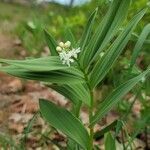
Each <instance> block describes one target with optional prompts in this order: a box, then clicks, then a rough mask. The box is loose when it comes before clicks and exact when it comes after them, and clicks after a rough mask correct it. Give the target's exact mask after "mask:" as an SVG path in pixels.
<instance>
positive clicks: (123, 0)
mask: <svg viewBox="0 0 150 150" xmlns="http://www.w3.org/2000/svg"><path fill="white" fill-rule="evenodd" d="M129 4H130V0H114V1H113V3H112V4H111V6H110V9H109V11H108V12H107V14H106V16H105V17H104V19H103V21H102V22H101V23H100V24H99V26H98V28H97V30H96V32H95V34H94V35H93V36H92V37H91V40H90V41H89V44H88V45H87V48H86V49H85V50H84V51H83V52H82V53H81V59H80V64H81V66H82V67H83V68H87V67H89V65H90V62H91V60H93V58H94V59H95V57H96V56H98V55H99V54H100V52H101V51H102V50H103V49H104V48H105V47H106V46H108V44H109V42H110V41H111V40H112V38H113V37H114V36H115V34H116V33H117V31H118V28H119V26H120V24H121V23H122V22H123V21H124V18H125V17H126V14H127V11H128V7H129Z"/></svg>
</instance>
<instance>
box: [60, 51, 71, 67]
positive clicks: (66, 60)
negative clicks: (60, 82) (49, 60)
mask: <svg viewBox="0 0 150 150" xmlns="http://www.w3.org/2000/svg"><path fill="white" fill-rule="evenodd" d="M59 56H60V60H61V61H62V63H63V64H67V65H68V66H69V67H70V63H73V62H74V60H73V59H72V58H71V55H70V54H69V53H67V52H65V51H62V52H60V53H59Z"/></svg>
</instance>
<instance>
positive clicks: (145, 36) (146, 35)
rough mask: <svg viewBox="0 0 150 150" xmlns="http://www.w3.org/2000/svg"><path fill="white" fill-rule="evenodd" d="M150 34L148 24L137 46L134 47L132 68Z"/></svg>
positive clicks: (149, 25)
mask: <svg viewBox="0 0 150 150" xmlns="http://www.w3.org/2000/svg"><path fill="white" fill-rule="evenodd" d="M149 34H150V24H148V25H146V26H145V27H144V29H143V31H142V33H141V35H140V36H139V39H138V41H137V43H136V45H135V47H134V49H133V54H132V57H131V62H130V68H132V67H133V66H134V64H135V62H136V59H137V57H138V55H139V53H140V51H141V49H142V46H143V44H144V42H145V41H146V38H147V37H148V35H149Z"/></svg>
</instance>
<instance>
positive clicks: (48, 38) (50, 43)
mask: <svg viewBox="0 0 150 150" xmlns="http://www.w3.org/2000/svg"><path fill="white" fill-rule="evenodd" d="M44 34H45V39H46V42H47V45H48V47H49V49H50V52H51V55H52V56H57V55H58V52H57V51H56V46H57V42H56V41H55V39H54V38H53V37H52V35H50V33H48V32H47V31H46V30H44Z"/></svg>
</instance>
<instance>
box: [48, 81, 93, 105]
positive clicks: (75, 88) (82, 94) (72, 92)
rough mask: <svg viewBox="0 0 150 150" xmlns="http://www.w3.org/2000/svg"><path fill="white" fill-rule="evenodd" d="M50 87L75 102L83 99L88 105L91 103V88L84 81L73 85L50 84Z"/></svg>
mask: <svg viewBox="0 0 150 150" xmlns="http://www.w3.org/2000/svg"><path fill="white" fill-rule="evenodd" d="M49 87H51V88H52V89H54V90H55V91H57V92H58V93H60V94H62V95H64V96H65V97H66V98H68V99H69V100H71V101H72V102H73V103H74V104H77V103H78V102H79V101H82V102H83V103H85V104H87V105H88V106H90V104H91V102H90V100H91V99H90V94H89V90H88V88H87V87H86V85H84V84H82V83H78V84H72V85H50V86H49Z"/></svg>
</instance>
